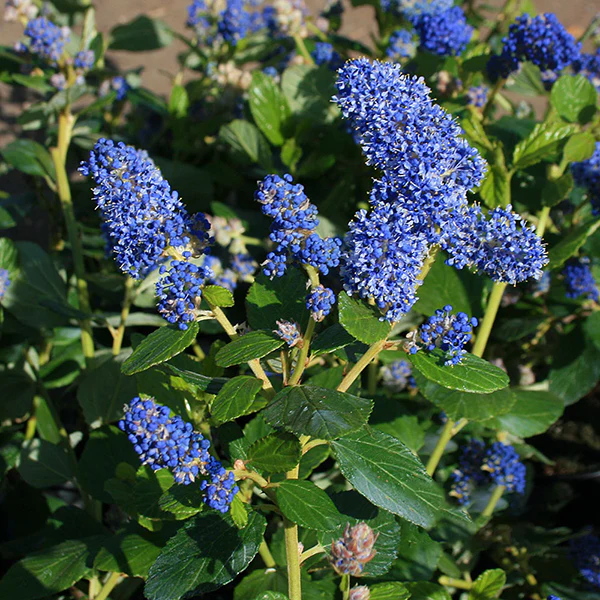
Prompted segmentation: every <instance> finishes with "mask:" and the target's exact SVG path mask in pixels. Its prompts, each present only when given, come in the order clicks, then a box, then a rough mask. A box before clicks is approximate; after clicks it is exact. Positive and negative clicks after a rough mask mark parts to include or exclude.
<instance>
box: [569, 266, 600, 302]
mask: <svg viewBox="0 0 600 600" xmlns="http://www.w3.org/2000/svg"><path fill="white" fill-rule="evenodd" d="M562 275H563V277H564V283H565V288H567V294H566V296H567V298H572V299H575V298H579V297H580V296H585V297H586V298H589V299H590V300H593V301H594V302H598V301H599V297H598V286H597V285H596V280H595V279H594V275H593V273H592V269H591V268H590V260H589V258H587V257H582V258H570V259H569V260H568V261H567V263H566V265H565V268H564V269H563V270H562Z"/></svg>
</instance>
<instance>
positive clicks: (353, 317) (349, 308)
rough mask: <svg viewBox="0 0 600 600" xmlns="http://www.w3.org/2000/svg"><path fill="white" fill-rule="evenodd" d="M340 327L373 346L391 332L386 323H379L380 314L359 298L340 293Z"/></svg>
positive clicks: (389, 326)
mask: <svg viewBox="0 0 600 600" xmlns="http://www.w3.org/2000/svg"><path fill="white" fill-rule="evenodd" d="M338 303H339V307H338V310H339V318H340V325H342V327H343V328H344V329H345V330H346V331H347V332H348V333H349V334H350V335H352V336H353V337H355V338H356V339H357V340H359V341H361V342H364V343H365V344H374V343H375V342H378V341H380V340H383V339H385V338H386V337H387V336H388V335H389V334H390V332H391V330H392V328H391V325H390V324H389V323H388V322H387V321H380V320H379V319H380V318H381V313H380V312H379V311H378V310H377V309H376V308H374V307H372V306H369V305H368V304H367V303H366V302H364V301H363V300H361V299H360V298H353V297H351V296H348V294H347V293H346V292H342V293H341V294H340V295H339V296H338Z"/></svg>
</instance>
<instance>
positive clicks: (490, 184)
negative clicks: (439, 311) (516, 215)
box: [453, 165, 510, 306]
mask: <svg viewBox="0 0 600 600" xmlns="http://www.w3.org/2000/svg"><path fill="white" fill-rule="evenodd" d="M479 195H480V196H481V197H482V199H483V201H484V202H485V205H486V206H487V207H489V208H496V207H497V206H503V207H504V206H506V205H507V204H509V203H510V175H509V173H508V171H507V170H506V167H505V166H501V165H492V166H491V167H490V168H489V169H488V172H487V173H486V176H485V179H484V180H483V183H482V184H481V187H480V188H479ZM453 306H454V305H453Z"/></svg>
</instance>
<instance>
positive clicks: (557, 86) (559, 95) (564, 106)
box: [550, 75, 598, 123]
mask: <svg viewBox="0 0 600 600" xmlns="http://www.w3.org/2000/svg"><path fill="white" fill-rule="evenodd" d="M550 102H551V103H552V105H553V106H554V108H555V109H556V112H558V114H559V115H560V116H561V117H562V118H563V119H566V120H567V121H571V122H576V121H578V122H580V123H587V122H589V121H590V119H591V118H592V117H593V115H594V113H595V112H596V104H597V102H598V92H597V91H596V88H595V87H594V84H593V83H592V82H591V81H590V80H589V79H588V78H587V77H584V76H583V75H562V76H561V77H559V78H558V79H557V80H556V81H555V82H554V84H553V85H552V91H551V92H550Z"/></svg>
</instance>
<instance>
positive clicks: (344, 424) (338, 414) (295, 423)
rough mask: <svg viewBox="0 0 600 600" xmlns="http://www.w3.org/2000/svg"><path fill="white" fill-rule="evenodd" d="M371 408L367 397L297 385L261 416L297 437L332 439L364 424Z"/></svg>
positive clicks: (284, 390) (280, 396) (276, 400)
mask: <svg viewBox="0 0 600 600" xmlns="http://www.w3.org/2000/svg"><path fill="white" fill-rule="evenodd" d="M372 407H373V405H372V402H371V400H368V399H366V398H359V397H358V396H352V395H351V394H346V393H344V392H338V391H336V390H329V389H326V388H320V387H316V386H312V385H302V386H299V385H296V386H289V387H286V388H284V389H283V390H281V391H280V392H279V393H278V394H277V395H276V396H275V398H274V399H273V401H272V402H271V404H269V405H268V406H267V407H266V408H265V409H264V410H263V412H262V413H261V414H262V416H263V418H264V419H265V421H266V422H267V423H270V424H271V425H273V426H277V427H283V428H284V429H287V430H288V431H291V432H293V433H296V434H298V435H310V436H311V437H314V438H319V439H323V440H333V439H335V438H338V437H340V436H342V435H346V434H348V433H350V432H352V431H356V430H357V429H360V428H361V427H362V426H363V425H365V424H366V422H367V421H368V419H369V415H370V414H371V410H372Z"/></svg>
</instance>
